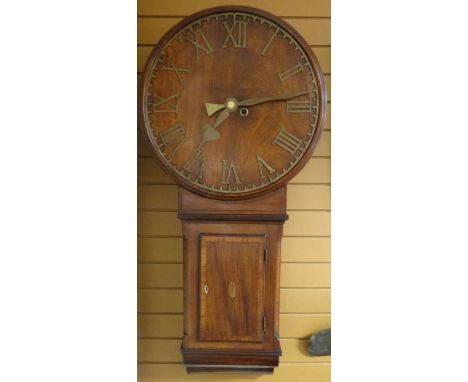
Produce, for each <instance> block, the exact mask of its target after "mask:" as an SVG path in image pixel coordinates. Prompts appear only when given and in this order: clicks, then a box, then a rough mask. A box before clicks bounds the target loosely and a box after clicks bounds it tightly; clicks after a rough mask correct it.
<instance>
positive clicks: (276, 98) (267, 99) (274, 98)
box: [237, 90, 311, 106]
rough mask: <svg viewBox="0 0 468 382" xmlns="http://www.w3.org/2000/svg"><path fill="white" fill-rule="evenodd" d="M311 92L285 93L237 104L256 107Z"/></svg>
mask: <svg viewBox="0 0 468 382" xmlns="http://www.w3.org/2000/svg"><path fill="white" fill-rule="evenodd" d="M310 92H311V90H308V91H306V92H300V93H283V94H278V95H276V96H272V97H262V98H251V99H246V100H243V101H239V102H237V105H238V106H254V105H258V104H259V103H264V102H270V101H280V100H288V99H291V98H296V97H299V96H301V95H304V94H307V93H310Z"/></svg>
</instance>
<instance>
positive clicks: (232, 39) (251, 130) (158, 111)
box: [139, 6, 326, 373]
mask: <svg viewBox="0 0 468 382" xmlns="http://www.w3.org/2000/svg"><path fill="white" fill-rule="evenodd" d="M139 97H140V98H139V120H140V127H141V130H142V132H143V135H144V137H145V140H146V141H147V143H148V145H149V147H150V148H151V151H152V153H153V156H154V158H155V160H156V161H157V162H158V163H159V164H160V166H161V168H162V169H163V170H164V171H165V172H166V173H167V174H168V175H169V176H170V177H171V178H172V179H174V181H175V182H176V183H177V184H178V185H179V186H180V188H179V190H180V191H179V218H180V219H181V220H182V231H183V232H182V233H183V237H184V338H183V342H182V347H181V351H182V354H183V358H184V364H185V365H186V367H187V371H189V372H196V371H249V372H262V373H268V372H272V370H273V367H274V366H277V365H278V357H279V356H280V354H281V348H280V344H279V340H278V337H279V328H278V312H279V309H278V296H279V264H280V242H281V237H282V225H283V223H284V221H285V220H286V219H287V215H286V184H287V182H288V181H289V180H290V179H291V178H292V177H293V176H294V175H295V174H297V172H298V171H300V170H301V168H302V167H304V165H305V164H306V163H307V161H308V159H309V158H310V157H311V155H312V152H313V149H314V147H315V145H316V144H317V142H318V139H319V136H320V133H321V130H322V128H323V125H324V119H325V105H326V91H325V86H324V79H323V74H322V72H321V70H320V67H319V64H318V62H317V59H316V57H315V56H314V54H313V52H312V51H311V50H310V48H309V47H308V45H307V43H306V42H305V41H304V40H303V38H302V37H301V36H300V35H299V34H298V33H297V32H296V31H295V30H294V29H293V28H292V27H291V26H289V25H288V24H286V23H285V22H283V21H282V20H281V19H279V18H278V17H276V16H274V15H271V14H269V13H267V12H264V11H261V10H258V9H254V8H248V7H240V6H229V7H218V8H211V9H207V10H204V11H202V12H198V13H196V14H194V15H192V16H190V17H187V18H186V19H184V20H182V21H181V22H180V23H178V24H177V25H175V26H174V27H173V28H172V29H171V30H169V31H168V32H167V33H166V34H165V35H164V37H162V38H161V40H160V41H159V42H158V44H157V45H156V46H155V47H154V49H153V52H152V54H151V55H150V57H149V59H148V61H147V64H146V66H145V69H144V73H143V79H142V86H141V92H140V94H139Z"/></svg>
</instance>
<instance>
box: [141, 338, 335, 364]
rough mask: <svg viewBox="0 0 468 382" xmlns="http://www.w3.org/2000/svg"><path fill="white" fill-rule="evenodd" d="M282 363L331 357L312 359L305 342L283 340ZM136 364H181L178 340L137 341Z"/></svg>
mask: <svg viewBox="0 0 468 382" xmlns="http://www.w3.org/2000/svg"><path fill="white" fill-rule="evenodd" d="M281 350H282V352H283V355H282V356H281V362H282V363H298V362H301V363H304V362H307V363H330V359H331V357H312V356H311V355H310V354H309V353H308V352H307V340H302V339H293V338H285V339H282V340H281ZM138 362H141V363H149V362H151V363H166V362H168V363H182V355H181V354H180V340H178V339H176V340H173V339H167V338H160V339H139V340H138Z"/></svg>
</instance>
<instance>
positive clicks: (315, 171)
mask: <svg viewBox="0 0 468 382" xmlns="http://www.w3.org/2000/svg"><path fill="white" fill-rule="evenodd" d="M137 177H138V182H139V184H175V183H174V182H173V181H172V180H171V179H170V178H169V177H168V176H167V175H166V174H165V173H164V172H163V171H162V170H161V168H160V167H159V166H158V165H157V164H156V162H155V161H154V160H153V159H152V158H138V168H137ZM296 183H309V184H314V183H330V159H329V158H312V159H311V160H310V161H309V162H308V163H307V164H306V165H305V167H304V168H303V169H302V171H300V172H299V174H297V175H296V176H295V177H294V178H293V179H292V180H291V182H290V183H289V184H296Z"/></svg>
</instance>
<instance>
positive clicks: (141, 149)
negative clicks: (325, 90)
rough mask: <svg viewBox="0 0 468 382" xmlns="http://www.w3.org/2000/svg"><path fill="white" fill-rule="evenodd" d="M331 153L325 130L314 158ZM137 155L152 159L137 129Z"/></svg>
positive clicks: (328, 133)
mask: <svg viewBox="0 0 468 382" xmlns="http://www.w3.org/2000/svg"><path fill="white" fill-rule="evenodd" d="M330 152H331V132H330V131H329V130H325V131H323V132H322V135H321V137H320V140H319V142H318V144H317V147H316V148H315V151H314V153H313V154H312V157H323V156H330ZM137 153H138V156H139V157H148V158H150V157H151V150H150V149H149V148H148V146H147V144H146V142H145V141H144V140H143V137H142V136H141V131H140V129H137Z"/></svg>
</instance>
